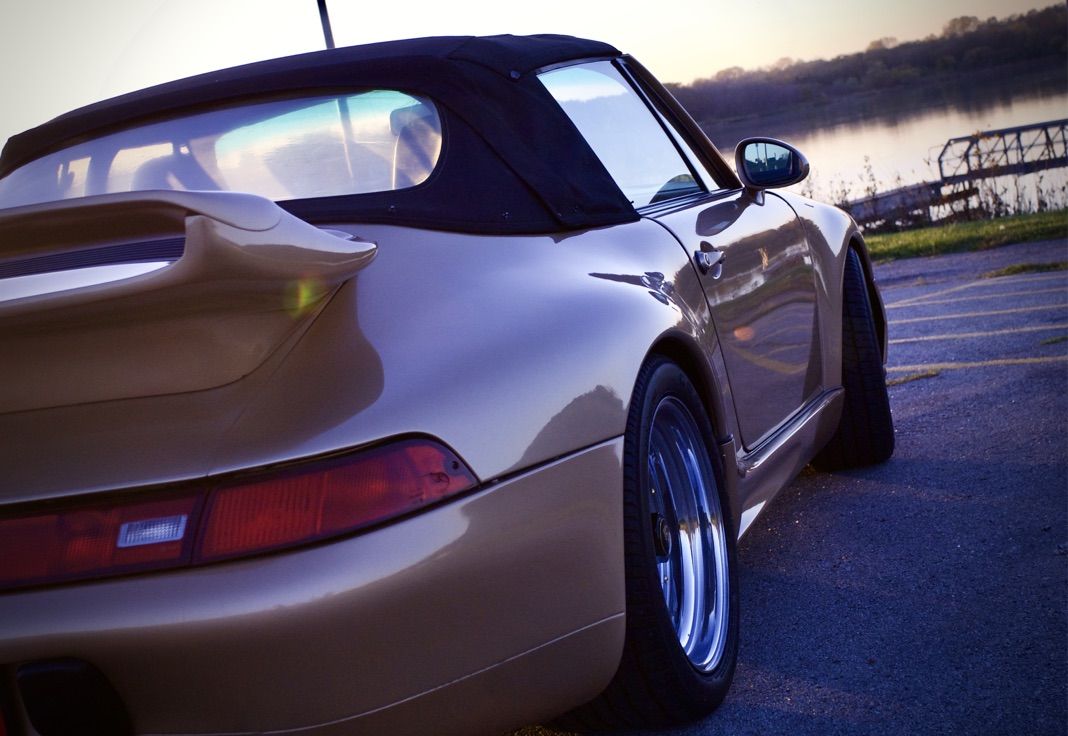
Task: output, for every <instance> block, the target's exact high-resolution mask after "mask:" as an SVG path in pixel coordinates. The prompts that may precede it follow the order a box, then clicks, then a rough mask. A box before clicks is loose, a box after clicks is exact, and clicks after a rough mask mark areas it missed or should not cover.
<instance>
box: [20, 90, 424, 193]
mask: <svg viewBox="0 0 1068 736" xmlns="http://www.w3.org/2000/svg"><path fill="white" fill-rule="evenodd" d="M440 153H441V120H440V118H439V116H438V113H437V110H436V109H435V107H434V104H433V103H432V102H431V101H430V100H428V99H425V98H422V97H418V96H414V95H409V94H405V93H403V92H398V91H395V90H369V91H363V92H356V93H352V94H346V95H327V96H323V95H320V96H314V97H300V98H287V99H275V100H270V101H259V102H253V103H246V104H241V105H234V106H229V107H224V108H218V109H214V110H209V111H206V112H199V113H196V114H191V115H184V116H181V117H174V118H170V119H167V120H159V121H153V122H150V123H147V124H143V125H137V126H134V127H129V128H125V129H123V130H119V131H116V132H113V133H109V134H107V135H102V136H100V137H97V138H94V139H91V140H88V141H85V142H82V143H78V144H76V145H72V146H69V147H66V148H63V149H61V150H59V151H56V152H54V153H50V154H47V155H45V156H42V157H41V158H38V159H35V160H33V161H31V162H29V163H27V164H25V165H23V166H21V167H19V168H18V169H16V170H15V171H13V172H11V174H9V175H8V176H6V177H4V178H3V179H0V208H4V207H17V206H20V205H28V204H36V203H40V202H51V201H55V200H60V199H71V198H74V197H85V196H89V195H95V194H109V193H114V192H131V191H143V190H152V189H169V190H225V191H240V192H250V193H252V194H258V195H261V196H263V197H267V198H269V199H273V200H275V201H284V200H293V199H310V198H316V197H329V196H337V195H347V194H365V193H369V192H383V191H392V190H397V189H405V188H408V187H413V186H417V185H418V184H421V183H422V182H424V181H426V179H427V178H429V176H430V174H431V173H432V172H433V171H434V168H435V166H436V165H437V162H438V158H439V155H440Z"/></svg>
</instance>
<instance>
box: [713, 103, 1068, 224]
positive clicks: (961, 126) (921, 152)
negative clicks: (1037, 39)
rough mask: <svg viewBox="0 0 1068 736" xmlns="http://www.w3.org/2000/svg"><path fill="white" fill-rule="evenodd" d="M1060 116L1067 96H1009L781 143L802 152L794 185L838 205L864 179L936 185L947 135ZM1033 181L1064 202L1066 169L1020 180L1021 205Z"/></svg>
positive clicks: (882, 184) (887, 184)
mask: <svg viewBox="0 0 1068 736" xmlns="http://www.w3.org/2000/svg"><path fill="white" fill-rule="evenodd" d="M1065 117H1068V93H1062V94H1059V95H1046V96H1040V97H1027V98H1019V99H1012V100H1008V101H1000V102H997V103H995V104H991V105H989V106H984V107H977V108H972V109H961V108H953V107H945V108H938V109H930V110H926V111H924V112H922V113H919V114H916V115H909V116H902V115H901V114H898V115H897V116H896V118H895V119H886V120H866V121H862V122H853V123H844V124H840V125H834V126H832V127H825V128H818V129H814V130H811V131H810V132H805V133H801V134H794V135H791V136H788V137H787V140H788V141H789V142H790V143H792V144H794V145H795V146H797V148H799V149H800V150H801V152H802V153H804V154H805V156H806V157H807V158H808V160H809V163H810V165H811V167H812V168H811V172H812V173H811V174H810V176H809V181H806V182H803V183H802V184H800V185H798V186H797V187H795V188H796V189H798V190H799V191H804V192H805V193H806V194H810V195H812V196H815V197H816V198H818V199H822V200H825V201H841V200H843V199H855V198H859V197H862V196H865V194H866V190H867V189H868V188H869V186H870V184H871V182H870V180H871V178H874V180H875V183H876V188H877V190H878V191H885V190H888V189H893V188H895V187H897V186H901V185H903V184H914V183H918V182H922V181H935V180H937V179H938V178H939V175H938V154H939V153H940V152H941V150H942V147H943V146H944V145H945V142H946V141H947V140H948V139H950V138H955V137H959V136H964V135H971V134H973V133H976V132H978V131H983V130H993V129H997V128H1008V127H1012V126H1017V125H1027V124H1031V123H1043V122H1047V121H1050V120H1057V119H1061V118H1065ZM759 133H760V131H756V130H754V131H753V132H752V134H759ZM724 153H727V151H724ZM865 156H866V157H867V160H865ZM869 168H870V171H869V170H868V169H869ZM1039 176H1040V177H1041V179H1039V178H1038V177H1039ZM1036 184H1038V185H1039V186H1041V187H1042V188H1043V190H1044V191H1046V192H1047V194H1049V193H1053V194H1055V198H1054V203H1055V204H1059V205H1061V206H1064V205H1065V204H1068V203H1066V201H1065V199H1066V197H1068V169H1065V168H1059V169H1050V170H1047V171H1045V172H1042V173H1041V174H1040V175H1031V176H1028V177H1021V183H1020V186H1021V187H1022V192H1021V193H1022V194H1023V195H1024V202H1025V208H1027V203H1028V202H1029V203H1030V208H1033V207H1034V195H1035V192H1034V187H1035V186H1036ZM997 186H998V187H999V188H1009V189H1010V191H1008V192H1007V198H1008V199H1013V198H1014V197H1015V196H1016V192H1015V191H1011V189H1012V188H1013V187H1015V186H1016V185H1015V184H1014V183H1012V182H1006V181H1004V180H998V182H997ZM843 193H845V195H846V196H842V194H843Z"/></svg>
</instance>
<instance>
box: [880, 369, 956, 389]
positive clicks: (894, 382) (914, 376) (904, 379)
mask: <svg viewBox="0 0 1068 736" xmlns="http://www.w3.org/2000/svg"><path fill="white" fill-rule="evenodd" d="M940 375H942V371H923V372H922V373H909V374H908V375H905V376H901V377H900V378H891V379H890V380H889V381H887V382H886V385H887V386H900V385H901V384H903V383H908V382H909V381H918V380H920V379H921V378H934V377H935V376H940Z"/></svg>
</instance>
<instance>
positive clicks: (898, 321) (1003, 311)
mask: <svg viewBox="0 0 1068 736" xmlns="http://www.w3.org/2000/svg"><path fill="white" fill-rule="evenodd" d="M1065 308H1068V303H1066V304H1050V305H1045V306H1041V307H1014V308H1013V309H991V310H989V311H986V312H958V313H957V314H935V315H932V316H930V317H909V318H908V319H892V320H890V321H889V324H892V325H905V324H911V323H913V322H930V321H932V320H941V319H963V318H965V317H989V316H992V315H995V314H1019V313H1021V312H1049V311H1053V310H1055V309H1065Z"/></svg>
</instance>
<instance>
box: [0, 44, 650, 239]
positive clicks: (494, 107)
mask: <svg viewBox="0 0 1068 736" xmlns="http://www.w3.org/2000/svg"><path fill="white" fill-rule="evenodd" d="M619 55H620V52H619V51H617V50H616V49H615V48H613V47H612V46H609V45H608V44H604V43H600V42H597V41H588V40H585V39H579V38H573V37H570V36H556V35H538V36H507V35H506V36H487V37H472V36H465V37H438V38H419V39H411V40H406V41H390V42H386V43H375V44H368V45H364V46H351V47H347V48H340V49H332V50H329V51H317V52H313V53H307V54H300V55H297V56H289V57H285V58H281V59H272V60H270V61H263V62H258V63H254V64H246V65H244V66H239V67H234V68H232V69H226V70H223V71H218V72H211V73H209V74H202V75H198V76H195V77H190V78H188V79H183V80H179V81H176V82H169V83H167V84H162V85H159V86H156V87H150V88H148V89H145V90H141V91H138V92H133V93H130V94H127V95H122V96H120V97H115V98H113V99H110V100H105V101H103V102H98V103H95V104H93V105H89V106H87V107H83V108H81V109H79V110H75V111H73V112H70V113H67V114H65V115H62V116H60V117H58V118H56V119H54V120H51V121H49V122H47V123H44V124H43V125H40V126H38V127H36V128H33V129H31V130H28V131H26V132H24V133H21V134H19V135H16V136H13V137H12V138H11V139H10V140H9V141H8V142H7V145H5V146H4V150H3V153H2V154H0V177H3V176H6V175H7V174H9V173H11V172H12V171H13V170H14V169H15V168H17V167H19V166H21V165H23V164H25V163H27V162H28V161H31V160H33V159H34V158H37V157H39V156H42V155H44V154H46V153H50V152H52V151H55V150H57V149H60V148H64V147H66V146H69V145H72V144H75V143H78V142H80V141H84V140H87V139H90V138H94V137H97V136H100V135H102V134H104V133H107V132H109V131H111V130H115V129H118V128H125V127H130V126H132V125H137V124H140V123H142V122H145V121H148V120H151V119H156V118H160V117H170V116H174V115H176V114H185V113H189V112H196V111H197V110H198V109H199V108H205V107H213V106H217V105H219V104H229V103H232V102H236V101H239V100H242V99H254V98H262V97H264V96H271V95H286V94H294V93H297V92H300V93H304V92H307V91H340V90H348V89H360V88H365V89H366V88H387V89H397V90H400V91H403V92H409V93H415V94H420V95H423V96H426V97H429V98H431V99H433V100H434V101H435V102H436V103H437V104H438V106H439V109H440V112H441V116H442V120H443V129H444V139H443V140H444V145H443V148H442V153H441V158H440V161H439V164H438V167H437V169H436V170H435V172H434V174H432V175H431V177H430V178H429V179H427V181H425V182H424V183H422V184H420V185H419V186H416V187H412V188H410V189H401V190H397V191H391V192H376V193H371V194H356V195H343V196H336V197H322V198H317V199H303V200H290V201H287V202H282V203H280V204H282V205H283V206H284V207H285V208H286V209H289V210H290V211H292V212H293V213H294V214H296V215H297V216H300V217H304V218H306V219H310V220H314V221H337V220H363V221H374V222H394V223H398V224H408V225H413V226H418V227H430V228H437V229H445V230H457V231H467V232H487V233H489V232H515V233H520V232H521V233H548V232H554V231H559V230H562V229H579V228H588V227H598V226H603V225H610V224H616V223H620V222H629V221H633V220H636V219H637V215H636V213H635V211H634V208H633V207H632V206H631V204H630V202H629V201H628V200H627V198H626V197H625V196H624V195H623V193H622V192H621V191H620V190H619V188H618V187H617V186H616V184H615V182H614V181H613V180H612V178H611V177H610V176H609V174H608V172H607V171H606V170H605V168H604V166H603V165H602V164H601V163H600V160H599V159H598V158H597V156H596V155H595V154H594V153H593V151H592V150H591V149H590V147H589V146H588V145H587V144H586V142H585V141H584V140H583V138H582V137H581V135H579V133H578V131H577V129H576V128H575V127H574V125H572V124H571V122H570V120H569V119H568V117H567V116H566V114H565V113H564V112H563V111H562V109H561V108H560V106H559V105H557V104H556V102H555V101H554V100H553V99H552V97H551V96H550V95H549V93H548V92H547V91H546V89H545V88H544V87H543V86H542V84H541V83H540V82H539V81H538V79H537V77H536V76H535V75H534V74H533V72H534V71H536V70H538V69H541V68H543V67H546V66H550V65H553V64H558V63H563V62H567V61H573V60H576V59H583V58H613V57H617V56H619Z"/></svg>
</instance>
